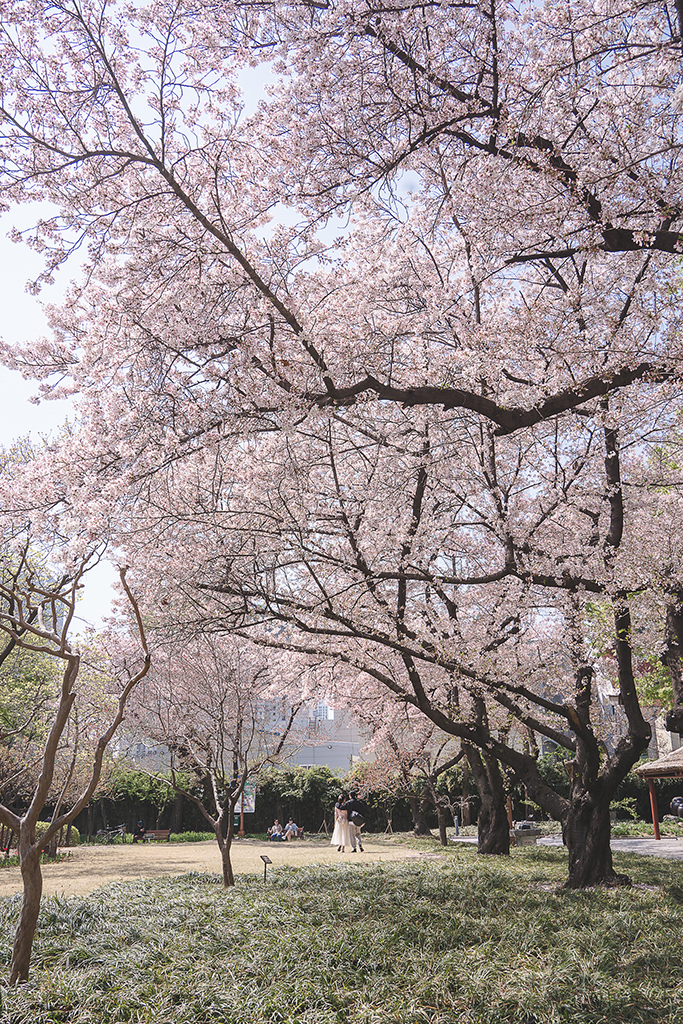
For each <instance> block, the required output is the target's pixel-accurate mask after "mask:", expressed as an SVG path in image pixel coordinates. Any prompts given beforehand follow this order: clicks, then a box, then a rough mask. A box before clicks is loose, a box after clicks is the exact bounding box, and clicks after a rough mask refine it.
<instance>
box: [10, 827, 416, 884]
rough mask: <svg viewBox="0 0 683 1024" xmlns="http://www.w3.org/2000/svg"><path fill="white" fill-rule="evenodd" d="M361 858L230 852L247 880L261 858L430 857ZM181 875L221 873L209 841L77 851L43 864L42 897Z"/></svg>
mask: <svg viewBox="0 0 683 1024" xmlns="http://www.w3.org/2000/svg"><path fill="white" fill-rule="evenodd" d="M363 845H364V851H365V852H364V853H360V852H359V853H355V854H354V853H351V852H350V851H349V850H347V851H346V853H343V854H341V853H337V850H336V848H333V847H332V846H330V845H329V844H328V843H322V842H316V841H310V840H299V841H296V842H289V843H267V842H258V841H257V840H254V839H241V840H237V841H236V842H235V844H234V845H233V848H232V864H233V870H234V872H235V874H241V875H248V874H257V873H259V874H260V873H262V872H263V861H262V860H261V854H262V853H265V854H267V855H268V856H269V857H270V859H271V860H272V862H273V863H272V865H269V867H268V872H269V873H270V872H272V871H277V869H278V867H279V866H280V865H284V864H291V865H294V866H298V865H302V864H338V863H340V862H342V861H344V862H346V863H349V862H352V861H353V862H357V863H359V864H360V863H369V862H370V863H377V862H379V861H381V862H389V861H397V860H415V859H420V858H424V857H425V856H427V857H433V856H434V854H423V853H419V852H416V851H415V850H409V849H407V848H406V847H404V846H401V845H399V844H398V843H391V842H386V841H382V842H380V841H373V840H372V839H370V840H369V841H367V842H364V844H363ZM187 871H207V872H212V873H215V874H219V873H220V872H221V859H220V853H219V851H218V846H217V844H216V843H215V842H213V841H211V842H205V843H145V844H144V845H137V844H136V845H135V846H133V845H127V846H79V847H76V848H75V849H73V850H72V851H71V855H70V856H69V858H68V859H67V860H64V861H60V862H59V863H56V864H44V865H43V893H44V895H46V896H56V895H63V896H76V895H82V894H84V893H89V892H94V890H95V889H100V888H102V886H104V885H107V884H108V883H109V882H121V881H126V880H128V879H135V878H157V877H159V876H162V875H181V874H184V873H185V872H187ZM21 891H22V885H21V875H20V873H19V868H18V867H13V868H1V869H0V896H11V895H13V894H14V893H20V892H21Z"/></svg>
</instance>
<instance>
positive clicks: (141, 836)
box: [133, 821, 145, 843]
mask: <svg viewBox="0 0 683 1024" xmlns="http://www.w3.org/2000/svg"><path fill="white" fill-rule="evenodd" d="M138 841H139V842H143V843H144V841H145V826H144V825H143V824H142V822H141V821H139V822H138V823H137V825H136V826H135V828H134V830H133V842H134V843H137V842H138Z"/></svg>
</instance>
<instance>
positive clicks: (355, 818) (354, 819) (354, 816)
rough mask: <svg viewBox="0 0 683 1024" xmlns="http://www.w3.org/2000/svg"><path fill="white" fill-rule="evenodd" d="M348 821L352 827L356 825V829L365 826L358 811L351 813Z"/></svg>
mask: <svg viewBox="0 0 683 1024" xmlns="http://www.w3.org/2000/svg"><path fill="white" fill-rule="evenodd" d="M349 821H350V822H351V824H352V825H357V826H358V828H360V827H361V825H364V824H365V818H364V817H363V815H362V814H361V813H360V811H351V813H350V814H349Z"/></svg>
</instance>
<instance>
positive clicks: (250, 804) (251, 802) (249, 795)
mask: <svg viewBox="0 0 683 1024" xmlns="http://www.w3.org/2000/svg"><path fill="white" fill-rule="evenodd" d="M239 809H240V829H239V832H238V833H237V834H238V836H239V837H240V839H242V838H243V836H244V815H245V814H253V813H254V811H255V810H256V782H255V781H254V780H253V779H250V780H249V781H248V782H245V784H244V789H243V790H242V794H241V796H240V799H239Z"/></svg>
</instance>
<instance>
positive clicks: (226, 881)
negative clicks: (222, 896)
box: [221, 841, 235, 889]
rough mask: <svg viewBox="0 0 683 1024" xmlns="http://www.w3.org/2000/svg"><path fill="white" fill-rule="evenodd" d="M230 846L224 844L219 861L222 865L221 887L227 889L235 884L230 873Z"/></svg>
mask: <svg viewBox="0 0 683 1024" xmlns="http://www.w3.org/2000/svg"><path fill="white" fill-rule="evenodd" d="M230 846H231V843H229V842H227V841H226V842H225V843H224V844H223V849H222V850H221V860H222V863H223V886H224V888H226V889H229V888H230V887H231V886H233V885H234V884H235V876H234V874H233V872H232V861H231V860H230Z"/></svg>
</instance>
